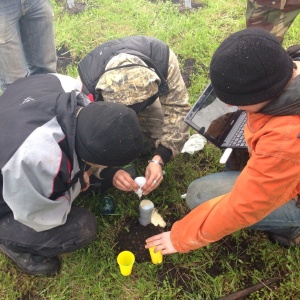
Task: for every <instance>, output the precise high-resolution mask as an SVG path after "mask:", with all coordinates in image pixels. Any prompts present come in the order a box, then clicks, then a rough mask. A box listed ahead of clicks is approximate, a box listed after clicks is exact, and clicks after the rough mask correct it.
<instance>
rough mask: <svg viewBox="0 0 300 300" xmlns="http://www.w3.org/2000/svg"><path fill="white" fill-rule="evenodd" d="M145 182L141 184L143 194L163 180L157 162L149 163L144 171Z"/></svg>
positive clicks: (150, 190) (153, 188) (160, 168)
mask: <svg viewBox="0 0 300 300" xmlns="http://www.w3.org/2000/svg"><path fill="white" fill-rule="evenodd" d="M145 178H146V183H145V185H144V186H143V188H142V190H143V195H147V194H149V193H150V192H152V191H153V190H155V189H156V188H157V187H158V186H159V185H160V184H161V182H162V180H163V170H162V167H161V166H160V165H159V164H156V163H151V162H150V163H149V164H148V166H147V168H146V172H145Z"/></svg>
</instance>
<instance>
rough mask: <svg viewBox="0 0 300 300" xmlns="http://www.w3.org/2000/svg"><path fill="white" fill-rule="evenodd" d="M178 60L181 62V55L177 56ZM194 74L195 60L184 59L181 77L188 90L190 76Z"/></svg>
mask: <svg viewBox="0 0 300 300" xmlns="http://www.w3.org/2000/svg"><path fill="white" fill-rule="evenodd" d="M178 58H179V59H180V60H182V57H181V55H178ZM194 73H196V67H195V60H194V59H193V58H187V59H185V60H184V64H183V70H182V71H181V75H182V78H183V81H184V83H185V86H186V88H189V87H190V86H191V75H192V74H194Z"/></svg>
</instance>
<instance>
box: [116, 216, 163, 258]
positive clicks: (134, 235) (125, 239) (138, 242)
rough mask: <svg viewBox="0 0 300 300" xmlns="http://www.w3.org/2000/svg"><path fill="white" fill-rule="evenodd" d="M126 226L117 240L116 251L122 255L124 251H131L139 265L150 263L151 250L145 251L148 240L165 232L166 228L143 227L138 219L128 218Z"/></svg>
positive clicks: (151, 225) (150, 225)
mask: <svg viewBox="0 0 300 300" xmlns="http://www.w3.org/2000/svg"><path fill="white" fill-rule="evenodd" d="M124 223H125V224H126V225H125V226H124V228H123V229H122V230H120V231H119V233H118V236H117V238H116V241H115V242H116V250H117V253H120V252H121V251H124V250H129V251H131V252H132V253H134V255H135V260H136V262H138V263H141V262H149V261H150V254H149V250H147V249H145V241H146V239H147V238H149V237H151V236H153V235H156V234H159V233H162V232H164V230H165V229H164V228H161V227H159V226H154V225H153V224H149V225H147V226H143V225H141V224H140V222H139V220H138V219H136V218H130V217H127V218H126V220H125V222H124Z"/></svg>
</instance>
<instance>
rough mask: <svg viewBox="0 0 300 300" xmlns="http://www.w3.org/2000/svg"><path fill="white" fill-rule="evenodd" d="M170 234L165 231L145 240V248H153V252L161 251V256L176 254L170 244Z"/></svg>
mask: <svg viewBox="0 0 300 300" xmlns="http://www.w3.org/2000/svg"><path fill="white" fill-rule="evenodd" d="M170 236H171V232H170V231H166V232H163V233H161V234H158V235H154V236H152V237H150V238H148V239H147V240H146V246H145V248H146V249H148V248H150V247H154V246H155V249H154V252H158V251H161V253H162V254H163V255H165V254H172V253H176V252H178V251H177V250H176V249H175V248H174V246H173V244H172V242H171V237H170Z"/></svg>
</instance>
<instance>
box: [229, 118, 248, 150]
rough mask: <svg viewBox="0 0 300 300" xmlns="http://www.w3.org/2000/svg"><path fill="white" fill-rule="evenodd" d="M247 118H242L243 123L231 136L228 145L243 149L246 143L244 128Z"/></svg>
mask: <svg viewBox="0 0 300 300" xmlns="http://www.w3.org/2000/svg"><path fill="white" fill-rule="evenodd" d="M246 120H247V118H244V120H243V122H242V123H241V124H240V126H239V128H238V129H237V131H236V133H235V135H234V136H233V138H232V140H231V141H230V143H229V147H230V146H235V147H236V146H238V147H245V146H246V142H245V138H244V127H245V124H246Z"/></svg>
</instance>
